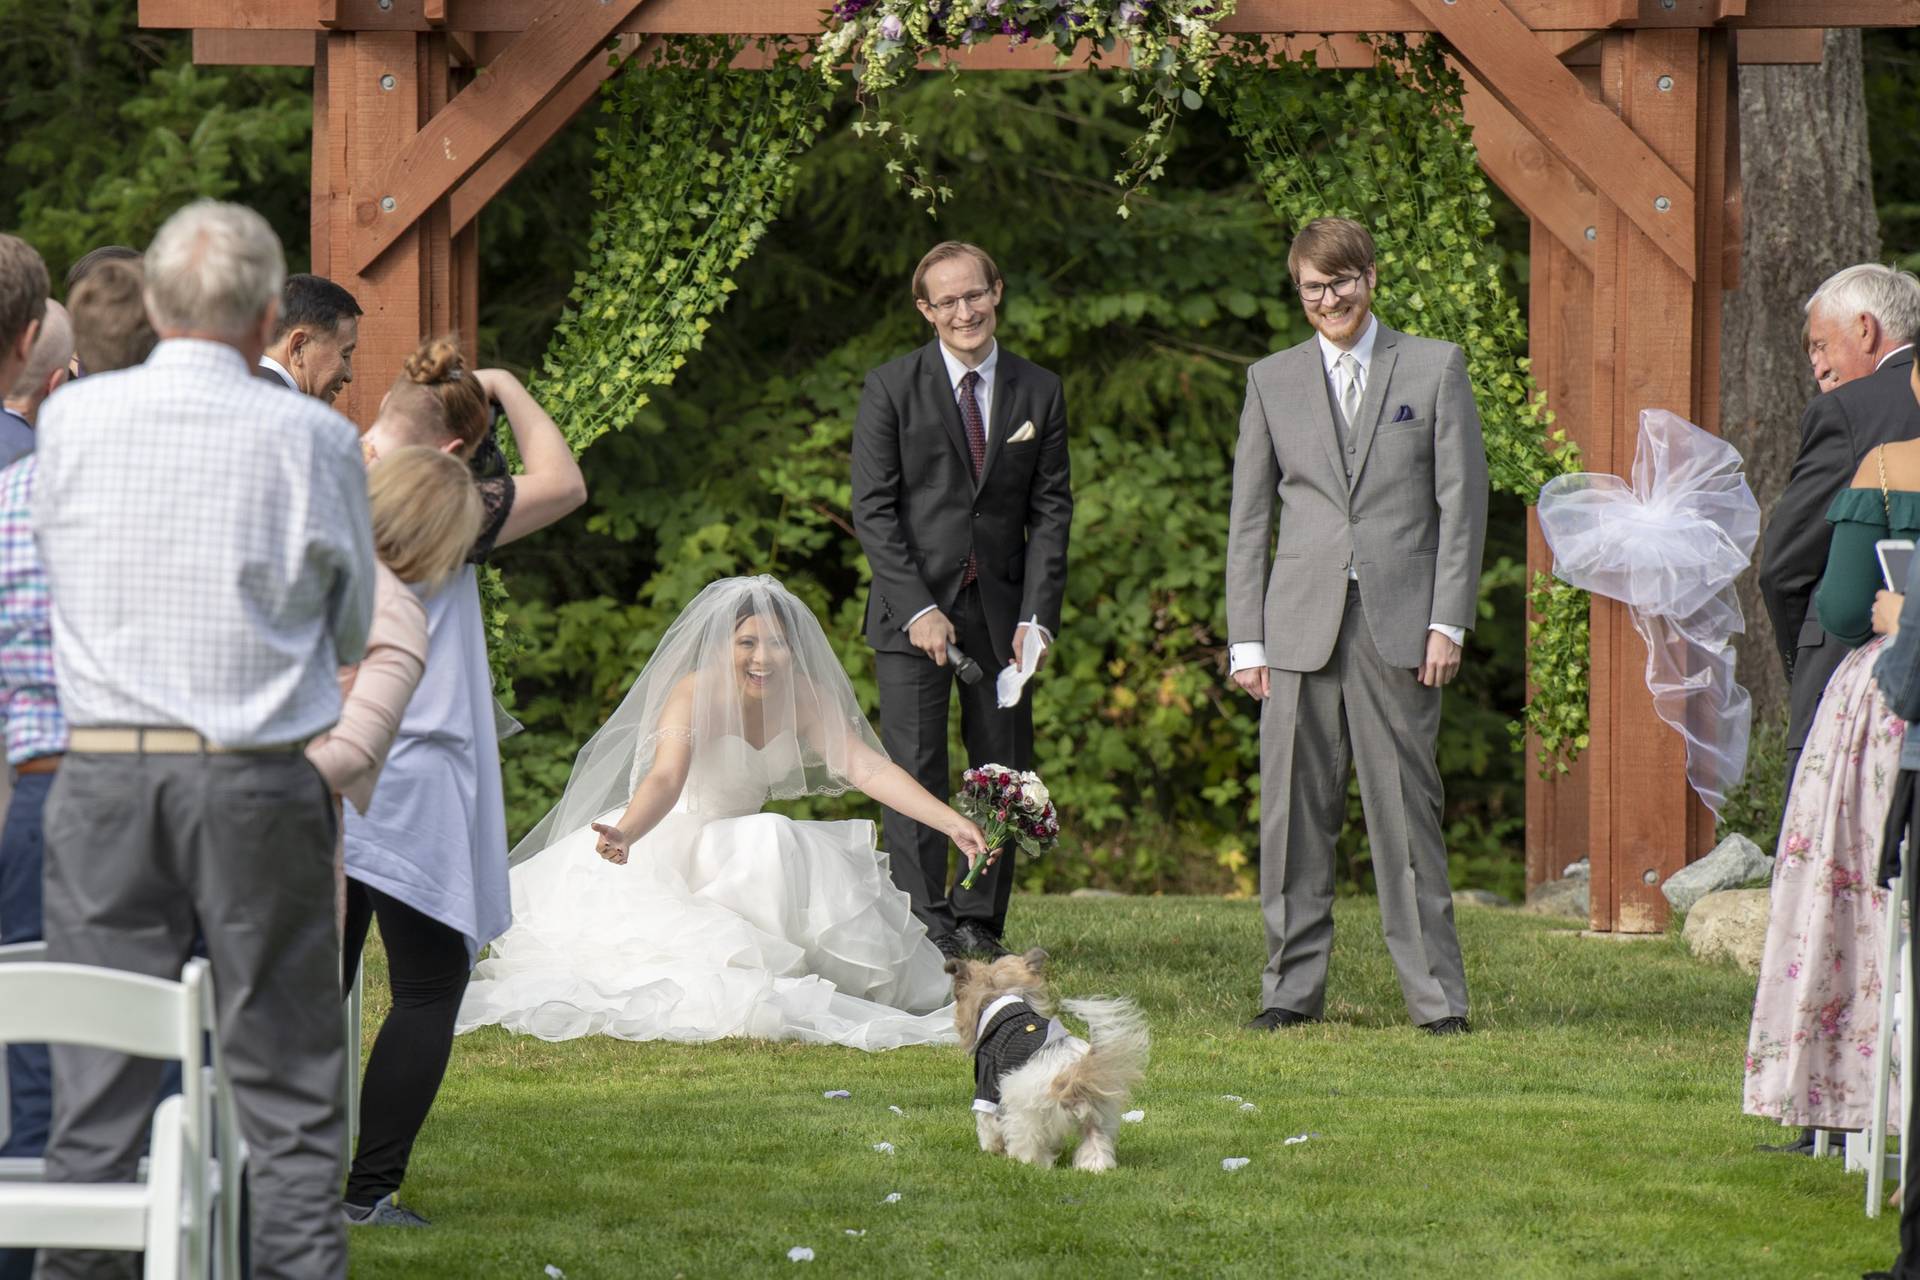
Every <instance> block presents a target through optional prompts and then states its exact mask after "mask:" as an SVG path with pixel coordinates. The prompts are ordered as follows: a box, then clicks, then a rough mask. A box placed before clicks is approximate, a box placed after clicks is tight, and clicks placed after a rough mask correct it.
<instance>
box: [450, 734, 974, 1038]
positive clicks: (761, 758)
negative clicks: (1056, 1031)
mask: <svg viewBox="0 0 1920 1280" xmlns="http://www.w3.org/2000/svg"><path fill="white" fill-rule="evenodd" d="M797 758H798V747H797V745H796V743H795V742H794V740H793V736H792V734H791V733H783V734H782V735H781V736H779V737H777V738H775V739H774V740H773V741H771V742H769V743H768V744H767V745H766V746H765V747H761V748H756V747H754V746H752V745H751V744H749V743H748V742H747V741H746V740H745V739H743V738H739V737H734V736H725V737H720V738H717V739H715V740H713V741H711V742H706V743H702V744H699V745H698V746H697V747H696V749H695V752H694V757H693V763H692V766H691V768H690V770H689V773H688V781H687V784H686V787H685V788H684V790H683V792H682V795H681V797H680V800H679V802H678V804H677V805H676V807H675V809H674V811H673V812H672V813H670V814H669V815H668V816H667V817H666V818H665V819H663V820H662V821H661V822H660V824H659V825H658V826H657V827H655V829H654V830H653V831H651V832H649V833H648V835H647V836H646V838H645V839H643V840H641V841H639V842H638V843H636V844H635V845H634V846H633V847H632V849H631V850H630V853H629V857H628V861H627V863H626V864H625V865H615V864H613V863H610V862H608V861H606V860H605V859H603V858H602V857H600V855H599V854H597V853H596V852H594V844H595V840H596V836H595V833H594V831H593V830H592V828H591V827H584V826H583V827H581V828H580V829H578V830H575V831H571V832H569V833H567V834H565V835H562V836H560V837H558V838H557V839H556V840H555V841H554V842H553V843H551V844H549V845H548V846H547V847H546V848H545V849H543V850H542V851H541V852H539V853H537V854H535V855H534V856H533V857H532V858H529V859H528V860H527V861H525V862H523V863H521V864H520V865H519V866H517V867H515V868H514V869H513V874H512V890H513V913H514V923H513V927H512V928H511V929H509V930H508V931H507V932H506V934H504V935H503V936H502V937H500V938H498V939H496V940H495V941H494V943H493V946H492V949H491V951H490V952H489V954H488V956H487V958H486V959H484V960H483V961H481V963H480V965H479V967H478V968H477V969H476V970H475V971H474V976H473V981H472V983H471V984H470V985H469V986H468V988H467V993H466V998H465V1000H464V1001H463V1002H462V1004H461V1007H460V1018H459V1024H458V1030H459V1031H462V1032H464V1031H470V1030H472V1029H473V1028H475V1027H480V1026H488V1025H494V1024H498V1025H499V1026H502V1027H505V1028H507V1029H508V1030H510V1031H518V1032H523V1033H525V1034H527V1035H533V1036H538V1037H540V1038H541V1039H543V1040H570V1039H573V1038H575V1037H578V1036H586V1035H607V1036H616V1037H619V1038H620V1039H624V1040H675V1041H683V1042H694V1041H707V1040H719V1039H723V1038H726V1037H729V1036H752V1037H756V1038H763V1039H769V1040H784V1039H792V1040H810V1041H819V1042H830V1043H834V1044H842V1045H850V1046H852V1047H854V1048H858V1049H868V1050H875V1049H893V1048H898V1047H900V1046H902V1045H910V1044H934V1043H942V1044H945V1043H953V1042H955V1041H957V1039H958V1037H957V1035H956V1033H955V1031H954V1025H953V1006H952V979H950V978H949V977H948V976H947V973H946V972H945V969H944V963H945V961H944V959H943V957H942V956H941V954H940V952H939V951H938V950H937V949H936V948H935V947H934V945H933V944H932V943H931V942H929V941H928V940H927V934H926V927H925V926H924V925H922V924H921V923H920V921H918V920H917V919H915V918H914V916H913V913H912V911H911V909H910V907H909V904H908V898H907V895H906V894H904V893H902V892H901V891H900V890H898V889H896V888H895V887H894V885H893V882H892V880H891V879H890V878H889V876H888V874H887V869H886V865H885V859H886V855H885V854H884V853H881V852H880V851H879V850H877V849H876V848H875V841H874V827H873V824H872V823H871V822H866V821H852V822H797V821H794V820H792V819H789V818H785V817H781V816H780V815H778V814H771V813H762V812H760V807H761V805H762V804H763V803H764V801H765V798H766V795H767V789H768V779H769V778H770V777H778V776H781V775H782V774H783V773H784V772H786V771H787V770H789V769H791V768H792V767H793V766H794V763H795V761H796V760H797ZM619 815H620V811H619V810H617V809H616V810H613V811H612V812H610V813H607V814H605V815H603V816H602V817H600V818H599V819H598V821H600V822H603V823H611V822H613V821H614V820H615V819H617V818H618V817H619Z"/></svg>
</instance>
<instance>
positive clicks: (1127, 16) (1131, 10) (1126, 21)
mask: <svg viewBox="0 0 1920 1280" xmlns="http://www.w3.org/2000/svg"><path fill="white" fill-rule="evenodd" d="M1113 17H1114V21H1116V22H1118V23H1119V24H1120V25H1121V26H1123V27H1134V26H1138V25H1139V24H1140V23H1142V22H1145V21H1146V18H1147V11H1146V8H1145V7H1144V6H1142V5H1141V4H1139V3H1137V0H1120V7H1119V8H1118V9H1116V10H1114V12H1113Z"/></svg>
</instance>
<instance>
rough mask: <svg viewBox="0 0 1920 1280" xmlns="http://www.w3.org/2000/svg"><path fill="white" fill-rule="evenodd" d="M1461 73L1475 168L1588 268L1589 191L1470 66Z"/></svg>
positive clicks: (1593, 205) (1592, 218) (1594, 216)
mask: <svg viewBox="0 0 1920 1280" xmlns="http://www.w3.org/2000/svg"><path fill="white" fill-rule="evenodd" d="M1462 74H1463V76H1464V77H1465V79H1466V87H1467V92H1466V96H1465V99H1464V101H1463V106H1464V107H1465V109H1466V119H1467V123H1468V124H1469V125H1471V126H1472V127H1473V145H1474V149H1475V150H1476V151H1477V152H1478V153H1479V155H1480V167H1481V168H1482V169H1485V170H1486V171H1487V176H1488V177H1490V178H1492V179H1493V180H1494V182H1495V183H1497V184H1498V185H1499V187H1500V189H1501V190H1502V191H1504V192H1506V193H1507V195H1508V196H1509V197H1511V198H1512V200H1513V202H1514V203H1515V204H1517V205H1519V206H1520V211H1521V212H1522V213H1524V214H1526V215H1527V217H1529V218H1531V219H1532V220H1533V221H1534V222H1535V223H1536V224H1538V225H1539V226H1541V227H1543V228H1545V229H1546V230H1547V231H1548V232H1550V233H1551V234H1552V236H1553V238H1554V239H1555V240H1558V241H1559V242H1560V245H1561V247H1562V248H1564V249H1565V250H1566V251H1567V252H1568V253H1570V254H1572V255H1573V258H1574V261H1576V262H1578V263H1579V264H1580V265H1581V266H1583V267H1585V268H1586V269H1587V270H1588V271H1592V270H1593V243H1594V242H1593V240H1591V239H1589V238H1588V237H1589V235H1597V227H1598V224H1599V216H1598V215H1599V209H1598V202H1597V201H1596V200H1595V198H1594V194H1593V192H1592V191H1591V190H1590V189H1588V188H1587V187H1586V186H1584V185H1582V183H1581V182H1580V179H1579V178H1577V177H1575V176H1574V174H1573V171H1572V170H1570V169H1568V168H1567V166H1566V165H1564V164H1562V163H1561V162H1560V159H1559V157H1557V156H1555V155H1554V154H1553V152H1552V151H1550V150H1549V149H1548V148H1547V146H1546V144H1545V143H1543V142H1541V141H1540V139H1539V138H1537V137H1535V136H1534V135H1533V133H1532V131H1531V130H1529V129H1528V128H1527V126H1525V125H1524V124H1521V123H1520V121H1519V119H1518V118H1516V117H1515V116H1514V114H1513V113H1512V112H1511V111H1508V110H1507V109H1506V107H1504V106H1502V105H1501V104H1500V100H1499V99H1498V98H1496V97H1494V96H1493V95H1492V94H1491V93H1489V92H1487V87H1486V86H1485V85H1483V84H1481V83H1480V81H1479V79H1478V78H1477V77H1475V76H1474V74H1473V73H1472V72H1471V71H1464V72H1462Z"/></svg>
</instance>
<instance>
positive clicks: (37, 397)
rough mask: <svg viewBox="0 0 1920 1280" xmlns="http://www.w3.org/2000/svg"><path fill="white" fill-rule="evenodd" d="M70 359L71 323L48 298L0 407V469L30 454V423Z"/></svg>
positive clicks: (60, 380) (64, 375) (62, 378)
mask: <svg viewBox="0 0 1920 1280" xmlns="http://www.w3.org/2000/svg"><path fill="white" fill-rule="evenodd" d="M72 358H73V322H72V321H71V320H70V319H69V318H68V316H67V309H66V308H65V307H63V306H61V305H60V304H59V303H57V302H54V301H52V300H51V299H49V300H48V302H47V314H46V316H45V317H44V318H43V319H42V320H41V322H40V336H39V337H37V338H35V339H34V342H33V350H32V351H30V352H28V353H27V362H26V364H25V365H24V366H22V367H21V370H20V373H19V375H18V376H17V377H15V378H14V380H13V386H12V388H11V389H10V390H9V391H8V392H7V398H6V401H5V402H4V405H3V406H0V467H6V466H10V465H12V464H13V463H14V462H15V461H16V460H18V459H20V458H23V457H25V456H26V455H27V454H29V453H32V452H33V424H34V421H35V419H37V418H38V417H39V415H40V406H41V405H42V404H44V403H46V399H47V397H48V396H50V395H52V394H53V393H54V390H55V389H56V388H57V387H59V385H60V384H61V383H63V382H65V381H66V380H67V361H69V360H71V359H72Z"/></svg>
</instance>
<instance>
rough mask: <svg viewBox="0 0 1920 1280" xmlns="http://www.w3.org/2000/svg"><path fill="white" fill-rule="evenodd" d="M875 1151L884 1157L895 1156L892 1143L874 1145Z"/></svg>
mask: <svg viewBox="0 0 1920 1280" xmlns="http://www.w3.org/2000/svg"><path fill="white" fill-rule="evenodd" d="M873 1149H874V1150H875V1151H878V1152H879V1153H880V1154H881V1155H883V1156H890V1155H892V1154H893V1144H892V1143H891V1142H876V1143H874V1144H873Z"/></svg>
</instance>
